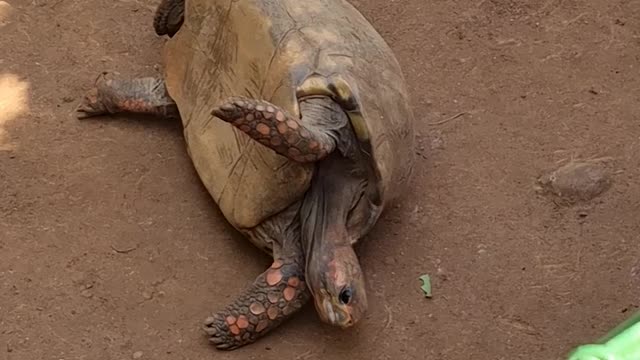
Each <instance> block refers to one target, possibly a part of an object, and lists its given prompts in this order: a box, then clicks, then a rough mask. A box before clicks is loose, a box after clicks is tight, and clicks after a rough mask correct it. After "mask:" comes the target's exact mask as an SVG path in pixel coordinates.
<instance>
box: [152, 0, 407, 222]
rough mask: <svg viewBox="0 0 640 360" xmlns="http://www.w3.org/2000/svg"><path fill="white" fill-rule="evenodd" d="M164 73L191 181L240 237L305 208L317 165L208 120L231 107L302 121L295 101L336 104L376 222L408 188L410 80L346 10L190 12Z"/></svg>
mask: <svg viewBox="0 0 640 360" xmlns="http://www.w3.org/2000/svg"><path fill="white" fill-rule="evenodd" d="M164 63H165V79H166V84H167V90H168V92H169V95H170V96H171V97H172V98H173V99H174V100H175V102H176V103H177V105H178V108H179V111H180V115H181V118H182V121H183V126H184V135H185V141H186V144H187V149H188V152H189V155H190V157H191V158H192V160H193V163H194V166H195V169H196V171H197V172H198V174H199V176H200V178H201V179H202V181H203V184H204V185H205V187H206V188H207V190H208V191H209V192H210V194H211V195H212V197H213V198H214V200H215V201H216V203H217V204H218V206H219V207H220V209H221V211H222V212H223V214H224V216H225V217H226V218H227V220H228V221H229V222H230V223H231V224H232V225H233V226H234V227H235V228H237V229H240V230H242V229H250V228H253V227H255V226H256V225H258V224H260V223H261V222H263V221H264V220H265V219H267V218H269V217H270V216H272V215H274V214H276V213H278V212H280V211H282V210H284V209H285V208H286V207H288V206H289V205H291V204H292V203H294V202H295V201H297V200H299V199H301V198H302V197H303V196H304V194H305V192H306V190H307V189H308V188H309V186H310V182H311V178H312V176H313V175H314V165H313V164H303V163H297V162H293V161H291V160H289V159H287V158H285V157H283V156H281V155H279V154H277V153H275V152H274V151H273V150H271V149H269V148H267V147H266V146H263V145H261V144H260V143H258V142H256V141H254V140H252V139H251V138H250V137H249V136H248V135H246V134H244V133H242V132H241V131H240V130H238V129H236V128H234V127H233V126H232V125H231V124H228V123H226V122H223V121H221V120H220V119H217V118H216V117H214V116H213V115H211V110H212V109H213V108H214V107H215V106H216V105H218V104H220V103H221V102H222V101H224V99H226V98H228V97H231V96H238V95H240V96H248V97H251V98H256V99H264V100H267V101H269V102H271V103H273V104H276V105H278V106H280V107H282V108H283V109H284V110H286V111H288V112H289V113H290V114H292V115H295V116H300V111H299V108H298V101H297V99H298V98H300V97H302V96H309V95H316V94H324V95H329V96H332V97H333V98H334V99H335V100H336V101H337V102H338V103H339V104H341V106H342V107H343V108H344V110H345V111H346V113H347V114H348V115H349V117H350V120H351V124H352V126H353V129H354V132H355V134H356V136H357V137H358V140H359V143H360V145H361V148H362V150H363V154H366V156H367V157H368V160H369V163H370V165H371V166H370V168H371V173H370V175H371V176H372V178H371V179H372V180H373V183H374V184H375V185H376V186H375V189H376V191H377V194H375V196H374V199H373V202H374V203H375V205H377V206H379V208H380V211H381V210H382V208H383V207H384V205H386V204H387V203H388V201H390V200H392V199H393V198H395V197H396V196H397V195H399V191H400V189H401V188H402V185H403V183H404V182H406V181H407V180H408V178H409V175H410V173H411V170H412V168H413V157H414V154H413V141H414V139H413V134H414V132H413V113H412V111H411V109H410V104H409V97H408V93H407V89H406V85H405V79H404V77H403V74H402V71H401V69H400V66H399V64H398V61H397V60H396V58H395V56H394V55H393V53H392V51H391V49H390V48H389V46H388V45H387V43H386V42H385V41H384V40H383V38H382V37H381V36H380V35H379V34H378V33H377V32H376V31H375V29H374V28H373V27H372V25H371V24H370V23H369V22H368V21H367V20H366V19H365V18H364V17H363V16H362V15H361V14H360V13H359V12H358V11H357V10H356V9H355V8H354V7H353V6H352V5H350V4H349V3H348V2H347V1H344V0H314V1H312V2H306V1H300V0H188V1H186V8H185V18H184V23H183V25H182V27H181V29H180V31H178V33H177V34H176V35H175V36H173V37H172V38H171V39H169V40H168V41H167V43H166V46H165V50H164Z"/></svg>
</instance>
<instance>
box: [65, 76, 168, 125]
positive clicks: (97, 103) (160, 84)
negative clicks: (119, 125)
mask: <svg viewBox="0 0 640 360" xmlns="http://www.w3.org/2000/svg"><path fill="white" fill-rule="evenodd" d="M105 75H106V74H105V73H103V74H101V75H100V76H99V77H98V79H97V80H96V84H95V86H94V88H93V89H91V90H90V91H89V92H88V93H87V95H86V96H85V98H84V100H83V102H82V103H81V104H80V105H79V106H78V108H77V109H76V111H77V113H78V114H77V116H78V118H80V119H84V118H88V117H93V116H98V115H104V114H116V113H135V114H148V115H156V116H161V117H166V118H176V117H178V116H179V115H178V108H177V106H176V103H175V102H174V101H173V99H171V97H169V94H168V93H167V89H166V87H165V83H164V80H163V79H161V78H155V77H146V78H138V79H131V80H113V79H107V78H106V76H105Z"/></svg>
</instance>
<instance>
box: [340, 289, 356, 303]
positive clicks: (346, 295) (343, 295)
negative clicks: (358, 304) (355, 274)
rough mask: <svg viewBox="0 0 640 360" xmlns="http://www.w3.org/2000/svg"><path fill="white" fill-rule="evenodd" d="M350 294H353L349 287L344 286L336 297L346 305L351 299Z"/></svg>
mask: <svg viewBox="0 0 640 360" xmlns="http://www.w3.org/2000/svg"><path fill="white" fill-rule="evenodd" d="M352 296H353V294H352V292H351V289H349V288H345V289H343V290H342V291H341V292H340V296H339V297H338V299H339V300H340V302H341V303H342V304H343V305H348V304H349V302H350V301H351V297H352Z"/></svg>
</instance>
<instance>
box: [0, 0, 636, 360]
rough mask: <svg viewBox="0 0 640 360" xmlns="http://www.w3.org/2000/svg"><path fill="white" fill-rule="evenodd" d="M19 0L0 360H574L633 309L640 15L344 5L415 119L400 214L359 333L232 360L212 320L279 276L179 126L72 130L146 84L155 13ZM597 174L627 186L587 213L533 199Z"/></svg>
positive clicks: (3, 42) (324, 334) (7, 39)
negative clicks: (230, 221) (90, 110)
mask: <svg viewBox="0 0 640 360" xmlns="http://www.w3.org/2000/svg"><path fill="white" fill-rule="evenodd" d="M7 1H8V2H9V3H10V6H9V5H7V3H6V2H4V1H0V73H1V75H0V249H1V252H0V344H1V348H0V359H6V360H29V359H42V360H58V359H65V360H70V359H91V360H94V359H95V360H99V359H128V358H131V357H132V356H133V354H134V353H137V355H140V353H139V352H142V359H206V358H215V359H347V358H348V359H446V360H462V359H470V358H474V359H496V360H497V359H505V360H507V359H508V360H514V359H532V360H535V359H562V357H563V356H564V354H566V352H567V351H568V350H569V349H571V348H572V347H573V346H575V345H576V344H578V343H583V342H588V341H591V340H593V339H595V338H597V337H598V336H599V335H601V334H602V333H603V332H605V331H606V330H608V329H610V328H612V327H613V326H615V325H616V324H617V323H619V322H620V321H622V320H623V319H624V318H626V317H627V316H628V315H629V314H630V313H631V312H632V311H634V310H635V309H636V308H637V307H638V305H639V302H638V299H639V298H640V290H639V285H640V277H639V273H640V262H639V260H638V259H639V257H638V255H639V254H638V253H639V250H638V246H637V241H638V234H639V233H640V225H639V224H638V217H639V214H640V181H638V175H639V170H638V169H639V167H640V166H639V165H640V160H639V159H640V157H638V156H637V153H638V150H639V149H640V121H639V120H640V119H639V118H638V113H639V110H640V77H639V76H638V71H639V70H640V50H639V49H640V24H639V21H640V2H639V1H638V0H529V1H516V0H474V1H469V0H450V1H444V0H431V1H425V0H395V1H383V0H371V1H364V0H357V1H354V4H355V5H356V6H357V7H358V8H359V9H361V11H362V12H363V13H364V14H365V15H366V16H367V17H368V18H369V19H370V20H371V21H372V22H373V23H374V24H375V26H376V27H377V28H378V29H379V30H380V32H381V33H382V34H383V36H384V37H385V38H386V39H388V41H389V43H390V44H391V46H392V47H393V49H394V50H395V51H396V52H397V55H398V58H399V60H400V61H401V63H402V65H403V67H404V69H405V72H406V74H407V78H408V81H409V86H410V90H411V93H412V96H413V104H414V108H415V113H416V115H417V119H418V121H419V123H418V125H417V129H418V136H419V138H418V140H419V149H418V150H417V151H418V153H419V155H420V156H419V158H418V159H419V160H418V163H417V168H416V172H415V174H416V176H415V178H414V181H413V189H412V190H411V191H410V196H409V197H408V198H407V200H406V201H405V202H403V203H401V204H399V206H398V207H397V208H394V209H392V210H391V211H388V212H387V213H386V214H385V215H384V217H383V218H382V219H381V221H380V223H379V224H378V225H377V227H376V228H375V230H374V232H373V233H372V234H371V236H369V237H368V238H367V239H366V243H365V244H364V245H363V247H362V248H361V254H362V262H363V266H364V268H365V270H366V276H367V277H368V279H369V282H368V287H369V292H370V294H371V295H370V303H371V304H370V312H369V317H368V318H367V319H366V320H365V321H364V322H363V323H362V324H361V325H360V326H359V327H358V328H357V329H354V330H353V331H348V332H342V331H337V330H336V329H332V328H329V327H327V326H324V325H321V324H320V322H319V321H318V319H317V317H316V315H315V313H314V311H313V309H312V308H311V307H308V308H307V309H306V311H304V313H302V314H300V315H299V316H297V317H296V318H295V319H293V320H292V321H291V322H289V323H287V324H285V325H283V326H282V327H281V328H280V329H279V330H278V331H276V332H274V333H273V334H271V335H270V336H268V337H267V338H264V339H263V340H262V341H260V342H259V343H257V344H255V345H253V346H249V347H246V348H243V349H241V350H238V351H236V352H232V353H226V352H218V351H216V350H214V349H213V348H211V347H209V346H208V344H207V341H206V338H205V337H204V336H203V333H202V332H201V330H200V328H199V326H200V323H201V321H202V319H203V318H204V317H205V316H206V315H207V314H208V313H209V311H212V310H216V309H219V308H220V307H221V306H223V305H225V304H226V303H227V302H228V301H229V300H230V299H231V298H232V297H233V296H234V295H235V294H237V293H238V292H239V291H241V290H242V289H243V288H244V287H245V286H246V285H247V284H248V283H250V282H251V281H252V280H253V279H254V277H255V276H256V275H257V274H258V273H260V272H262V271H263V269H264V268H265V266H267V264H268V263H269V259H268V258H267V257H265V256H264V255H263V254H261V253H260V252H259V251H258V250H257V249H255V248H254V247H252V246H250V245H249V244H248V242H247V241H245V240H244V239H243V238H241V237H240V236H238V235H237V234H236V233H235V232H234V231H232V230H231V228H230V227H229V226H228V225H227V224H226V223H225V221H224V220H223V218H222V217H221V215H220V213H219V211H218V210H217V209H216V207H215V205H214V203H213V202H212V201H211V200H210V199H209V197H208V195H207V193H206V192H205V191H204V189H203V187H202V185H201V184H200V182H199V180H198V178H197V177H196V174H195V172H194V170H193V168H192V165H191V163H190V161H189V159H188V157H187V154H186V151H185V148H184V144H183V139H182V137H181V132H180V127H179V125H178V124H171V123H168V122H162V121H160V122H157V121H144V120H142V121H141V120H125V119H123V118H116V119H113V120H111V121H108V120H100V121H88V122H79V121H77V120H76V119H75V118H74V116H73V110H74V107H75V106H76V104H77V102H78V101H80V99H81V97H82V95H83V93H84V92H85V91H86V90H87V89H88V87H89V86H90V85H91V84H92V82H93V80H94V79H95V77H96V75H97V74H98V73H99V72H100V71H102V70H109V71H117V72H119V73H120V74H121V75H122V76H134V75H135V76H140V75H150V74H154V73H155V72H156V71H157V65H159V61H160V56H159V51H160V48H161V45H162V43H163V40H162V39H159V38H157V37H156V36H155V35H154V33H153V31H152V28H151V18H152V12H153V9H154V6H155V5H156V3H157V0H138V1H136V0H119V1H118V0H116V1H107V0H84V1H80V0H7ZM11 8H12V9H13V10H12V11H9V9H11ZM460 112H465V115H463V116H460V117H458V118H456V119H454V120H451V121H448V122H446V123H443V124H439V125H434V124H433V123H435V122H438V121H440V120H442V119H446V118H448V117H450V116H452V115H455V114H457V113H460ZM600 157H607V158H609V160H610V161H609V164H610V166H612V168H613V171H614V172H615V174H614V175H613V185H612V187H611V189H610V190H608V191H607V192H606V193H604V194H603V195H601V196H599V197H597V198H596V199H595V200H593V201H591V202H589V203H586V204H579V205H574V206H564V205H557V204H555V203H554V202H553V201H552V200H551V199H550V198H548V197H543V196H539V195H537V194H536V192H535V191H534V188H533V185H534V182H535V179H536V178H537V177H538V176H539V175H540V174H541V173H543V172H544V171H546V170H548V169H553V168H555V167H557V166H559V165H561V164H562V162H563V161H567V160H568V159H571V158H577V159H581V158H583V159H584V158H600ZM116 250H118V251H116ZM424 273H428V274H432V275H434V284H433V286H434V298H433V299H431V300H429V299H425V298H424V297H423V295H422V293H421V292H420V288H419V286H420V282H419V281H418V280H417V278H418V276H420V275H421V274H424Z"/></svg>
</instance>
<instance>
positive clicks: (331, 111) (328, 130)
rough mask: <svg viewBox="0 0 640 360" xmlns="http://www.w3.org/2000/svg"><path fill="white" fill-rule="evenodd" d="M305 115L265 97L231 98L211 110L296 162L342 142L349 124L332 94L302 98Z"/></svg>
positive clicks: (320, 155)
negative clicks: (272, 102)
mask: <svg viewBox="0 0 640 360" xmlns="http://www.w3.org/2000/svg"><path fill="white" fill-rule="evenodd" d="M300 113H301V114H302V119H298V118H296V117H294V116H291V115H290V114H288V113H287V112H286V111H285V110H283V109H281V108H279V107H278V106H276V105H274V104H271V103H269V102H267V101H264V100H254V99H248V98H244V97H234V98H231V99H228V100H227V101H226V102H225V103H224V104H222V105H221V106H218V107H216V108H215V109H214V110H213V112H212V114H213V115H214V116H216V117H218V118H220V119H221V120H223V121H226V122H228V123H231V124H232V125H233V126H235V127H237V128H238V129H240V130H241V131H243V132H244V133H246V134H248V135H249V136H251V137H252V138H253V139H254V140H256V141H258V142H260V143H261V144H263V145H265V146H267V147H269V148H271V149H273V150H274V151H275V152H277V153H278V154H280V155H283V156H285V157H287V158H289V159H291V160H293V161H297V162H315V161H318V160H321V159H323V158H324V157H326V156H327V155H328V154H329V153H331V152H332V151H333V150H334V149H335V148H336V146H341V145H342V144H341V143H339V141H338V139H339V138H340V131H341V130H343V129H344V128H345V126H347V125H348V122H349V120H348V117H347V115H346V113H345V112H344V111H343V110H342V108H341V107H340V106H339V105H338V104H337V103H335V102H334V101H333V100H332V99H331V98H329V97H312V98H309V99H303V100H302V101H301V102H300Z"/></svg>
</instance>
